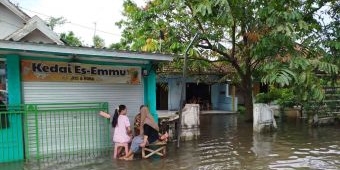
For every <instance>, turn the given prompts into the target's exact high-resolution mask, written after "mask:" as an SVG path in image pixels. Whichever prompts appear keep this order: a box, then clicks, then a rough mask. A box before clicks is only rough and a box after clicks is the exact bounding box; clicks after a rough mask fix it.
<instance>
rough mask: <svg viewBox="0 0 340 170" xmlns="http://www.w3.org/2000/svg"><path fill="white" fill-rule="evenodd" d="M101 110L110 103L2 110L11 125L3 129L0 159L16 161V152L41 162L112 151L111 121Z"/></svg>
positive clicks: (35, 105)
mask: <svg viewBox="0 0 340 170" xmlns="http://www.w3.org/2000/svg"><path fill="white" fill-rule="evenodd" d="M12 110H14V109H12ZM100 110H103V111H106V112H107V111H108V104H107V103H61V104H27V105H23V106H22V107H20V109H16V110H14V111H11V110H10V109H8V111H7V112H3V113H2V114H3V115H6V116H2V118H5V119H7V116H8V118H9V122H8V123H9V127H10V128H8V129H5V130H4V129H2V130H0V144H1V150H0V162H8V161H13V160H15V159H13V158H14V156H15V155H16V154H24V155H25V159H26V160H39V161H40V160H49V159H53V160H56V159H59V158H65V157H66V158H67V159H72V158H78V157H93V156H99V155H101V154H104V153H109V152H110V150H111V148H112V140H111V137H110V136H111V135H110V123H109V120H108V119H105V118H103V117H101V116H99V115H98V113H99V111H100ZM22 120H23V121H22ZM6 130H7V131H8V132H6ZM22 132H23V133H22ZM18 141H19V142H18ZM20 141H21V142H20ZM23 141H24V142H23ZM12 143H15V146H14V145H13V144H12ZM20 144H21V146H20ZM23 144H24V145H23ZM10 145H13V146H10ZM20 150H23V151H24V152H23V151H20ZM22 158H23V155H22Z"/></svg>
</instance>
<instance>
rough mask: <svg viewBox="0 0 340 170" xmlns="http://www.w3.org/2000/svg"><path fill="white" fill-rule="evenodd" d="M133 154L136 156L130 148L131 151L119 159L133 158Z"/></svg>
mask: <svg viewBox="0 0 340 170" xmlns="http://www.w3.org/2000/svg"><path fill="white" fill-rule="evenodd" d="M133 156H134V153H133V152H132V151H131V150H129V152H128V154H127V155H125V156H123V157H121V158H119V159H124V160H133Z"/></svg>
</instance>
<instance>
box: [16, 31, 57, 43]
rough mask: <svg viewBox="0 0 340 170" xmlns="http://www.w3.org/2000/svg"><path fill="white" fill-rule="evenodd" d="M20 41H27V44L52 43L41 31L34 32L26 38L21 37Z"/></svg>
mask: <svg viewBox="0 0 340 170" xmlns="http://www.w3.org/2000/svg"><path fill="white" fill-rule="evenodd" d="M20 41H28V42H36V43H39V42H43V43H52V44H53V43H54V42H53V41H52V40H51V39H50V38H48V37H47V36H45V35H44V34H43V33H42V32H41V31H39V30H34V31H32V32H31V33H30V34H28V35H27V36H25V37H23V38H22V39H21V40H20Z"/></svg>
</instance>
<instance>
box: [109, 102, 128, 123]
mask: <svg viewBox="0 0 340 170" xmlns="http://www.w3.org/2000/svg"><path fill="white" fill-rule="evenodd" d="M125 109H126V106H125V105H119V106H118V109H116V110H115V114H114V115H113V118H112V127H116V126H117V124H118V117H119V114H120V112H121V111H122V110H125Z"/></svg>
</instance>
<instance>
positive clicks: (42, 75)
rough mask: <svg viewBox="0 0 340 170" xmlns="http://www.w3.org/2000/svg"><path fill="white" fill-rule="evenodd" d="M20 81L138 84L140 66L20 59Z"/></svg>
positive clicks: (139, 80) (139, 81)
mask: <svg viewBox="0 0 340 170" xmlns="http://www.w3.org/2000/svg"><path fill="white" fill-rule="evenodd" d="M21 73H22V74H21V75H22V81H27V82H32V81H33V82H39V81H43V82H93V83H121V84H140V83H141V68H140V67H133V66H107V65H93V64H81V63H66V62H51V61H35V60H23V61H21Z"/></svg>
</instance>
